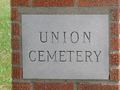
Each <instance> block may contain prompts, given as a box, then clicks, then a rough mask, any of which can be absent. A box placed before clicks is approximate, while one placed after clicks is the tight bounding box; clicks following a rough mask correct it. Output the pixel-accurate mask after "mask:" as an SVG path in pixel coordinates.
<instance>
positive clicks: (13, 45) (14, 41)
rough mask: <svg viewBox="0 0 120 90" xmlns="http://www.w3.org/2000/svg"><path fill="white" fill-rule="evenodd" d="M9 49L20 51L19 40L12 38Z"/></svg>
mask: <svg viewBox="0 0 120 90" xmlns="http://www.w3.org/2000/svg"><path fill="white" fill-rule="evenodd" d="M11 48H12V49H15V50H19V49H20V41H19V38H17V37H14V38H12V40H11Z"/></svg>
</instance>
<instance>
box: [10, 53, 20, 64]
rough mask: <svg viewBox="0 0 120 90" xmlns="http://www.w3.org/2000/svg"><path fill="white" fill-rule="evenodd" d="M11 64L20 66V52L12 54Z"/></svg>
mask: <svg viewBox="0 0 120 90" xmlns="http://www.w3.org/2000/svg"><path fill="white" fill-rule="evenodd" d="M12 64H20V52H12Z"/></svg>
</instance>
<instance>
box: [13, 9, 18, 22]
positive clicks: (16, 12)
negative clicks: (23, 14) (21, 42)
mask: <svg viewBox="0 0 120 90" xmlns="http://www.w3.org/2000/svg"><path fill="white" fill-rule="evenodd" d="M11 20H12V21H19V14H18V9H16V8H12V9H11Z"/></svg>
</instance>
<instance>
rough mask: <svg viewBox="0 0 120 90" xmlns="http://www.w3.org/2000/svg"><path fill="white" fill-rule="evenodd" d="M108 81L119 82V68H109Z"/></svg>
mask: <svg viewBox="0 0 120 90" xmlns="http://www.w3.org/2000/svg"><path fill="white" fill-rule="evenodd" d="M110 80H111V81H119V80H120V68H111V70H110Z"/></svg>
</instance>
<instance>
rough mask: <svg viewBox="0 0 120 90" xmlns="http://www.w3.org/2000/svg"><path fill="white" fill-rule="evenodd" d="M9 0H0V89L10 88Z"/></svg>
mask: <svg viewBox="0 0 120 90" xmlns="http://www.w3.org/2000/svg"><path fill="white" fill-rule="evenodd" d="M11 81H12V78H11V20H10V0H0V90H11Z"/></svg>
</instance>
